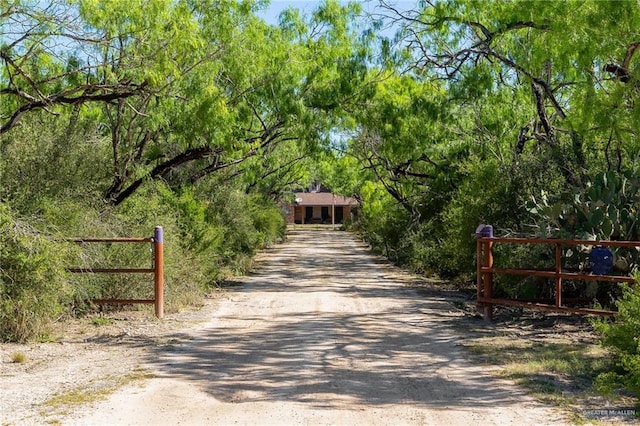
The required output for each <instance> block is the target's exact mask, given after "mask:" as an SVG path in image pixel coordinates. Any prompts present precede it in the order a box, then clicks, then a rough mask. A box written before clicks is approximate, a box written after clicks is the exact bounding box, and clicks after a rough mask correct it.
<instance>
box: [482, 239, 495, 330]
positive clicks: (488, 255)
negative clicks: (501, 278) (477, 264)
mask: <svg viewBox="0 0 640 426" xmlns="http://www.w3.org/2000/svg"><path fill="white" fill-rule="evenodd" d="M482 245H483V246H484V250H483V251H484V256H483V259H482V266H483V267H485V268H489V269H490V268H493V241H484V242H483V243H482ZM482 281H483V284H484V297H485V298H486V299H491V298H493V272H484V273H483V274H482ZM484 319H486V320H487V321H491V320H492V319H493V304H492V303H486V302H485V303H484Z"/></svg>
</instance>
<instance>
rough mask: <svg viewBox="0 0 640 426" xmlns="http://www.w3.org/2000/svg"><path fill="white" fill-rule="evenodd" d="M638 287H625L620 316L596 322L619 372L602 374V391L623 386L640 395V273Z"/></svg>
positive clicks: (599, 383)
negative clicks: (639, 284)
mask: <svg viewBox="0 0 640 426" xmlns="http://www.w3.org/2000/svg"><path fill="white" fill-rule="evenodd" d="M634 278H635V279H636V285H626V286H624V288H623V295H622V298H620V299H619V300H618V301H617V306H618V314H617V315H616V317H615V319H614V320H594V321H593V324H594V327H595V329H596V330H597V331H598V332H599V333H600V334H601V335H602V344H603V345H604V346H605V347H606V348H608V349H610V350H611V351H612V353H613V355H614V357H615V362H616V365H617V367H618V371H609V372H606V373H603V374H602V375H600V376H599V378H598V382H597V384H598V386H599V387H600V389H601V390H607V389H608V390H610V391H611V390H613V389H614V388H615V387H616V386H619V385H623V386H625V387H627V388H628V389H630V390H632V391H634V392H635V393H636V394H637V393H639V392H640V288H639V287H638V285H637V283H638V280H639V279H640V274H638V272H637V271H636V272H635V273H634Z"/></svg>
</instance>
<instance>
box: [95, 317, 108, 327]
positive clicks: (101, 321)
mask: <svg viewBox="0 0 640 426" xmlns="http://www.w3.org/2000/svg"><path fill="white" fill-rule="evenodd" d="M91 324H93V325H95V326H96V327H100V326H104V325H110V324H113V320H112V319H111V318H107V317H93V318H91Z"/></svg>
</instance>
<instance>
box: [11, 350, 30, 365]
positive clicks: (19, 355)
mask: <svg viewBox="0 0 640 426" xmlns="http://www.w3.org/2000/svg"><path fill="white" fill-rule="evenodd" d="M28 360H29V358H28V357H27V355H26V354H25V353H24V352H14V353H12V354H11V362H13V363H15V364H24V363H25V362H27V361H28Z"/></svg>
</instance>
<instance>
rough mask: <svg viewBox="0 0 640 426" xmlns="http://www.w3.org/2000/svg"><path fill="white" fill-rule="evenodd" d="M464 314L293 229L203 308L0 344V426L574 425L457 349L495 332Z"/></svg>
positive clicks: (369, 261) (355, 246)
mask: <svg viewBox="0 0 640 426" xmlns="http://www.w3.org/2000/svg"><path fill="white" fill-rule="evenodd" d="M460 301H462V302H464V296H463V295H460V294H457V293H455V292H447V291H442V290H440V289H439V287H437V286H435V285H431V284H429V283H428V282H426V281H424V280H420V279H418V278H416V277H414V276H411V275H409V274H406V273H404V272H402V271H400V270H398V269H397V268H394V267H392V266H390V265H387V264H385V263H384V262H382V261H381V260H380V259H378V258H376V257H375V256H372V255H371V254H370V253H369V252H368V251H367V249H366V247H365V246H364V245H362V244H361V243H359V242H358V241H357V240H356V239H354V237H353V236H351V235H350V234H348V233H344V232H339V231H326V230H322V231H320V230H301V229H297V230H293V231H291V232H290V235H289V238H288V241H287V242H286V243H285V244H283V245H280V246H277V247H273V248H272V249H269V250H267V251H265V252H264V253H262V254H261V255H260V257H259V259H258V267H257V268H256V270H255V272H254V273H252V274H250V275H248V276H245V277H242V278H239V279H237V281H236V282H233V283H229V287H227V289H226V290H225V291H223V292H220V294H218V295H216V296H215V297H212V298H210V299H207V300H206V302H205V304H204V306H202V307H201V308H200V309H197V310H191V311H189V312H182V313H177V314H171V315H167V316H166V318H165V319H164V320H162V321H160V320H156V319H154V318H153V317H152V316H151V315H150V314H149V313H148V312H141V311H133V312H119V313H113V314H109V315H106V316H105V317H104V321H103V320H102V318H100V317H99V318H98V319H95V318H94V319H93V320H89V319H83V320H77V321H74V322H70V323H65V324H64V328H63V329H62V330H61V334H60V338H59V340H57V341H56V342H52V343H35V344H28V345H17V344H1V345H0V389H1V392H2V395H1V398H0V424H1V425H31V424H62V425H178V424H179V425H201V424H216V425H228V424H235V425H265V424H274V425H280V424H282V425H285V424H286V425H296V424H298V425H303V424H313V425H346V424H348V425H397V424H403V425H457V424H483V425H493V424H495V425H498V424H499V425H561V424H570V423H571V421H570V420H571V418H572V417H571V413H570V412H569V411H566V410H565V411H563V410H561V409H559V408H555V407H551V406H547V405H544V404H542V403H540V402H537V401H536V400H534V399H533V398H531V397H530V396H528V395H527V393H526V391H525V390H524V389H522V388H520V387H518V386H515V385H514V384H513V383H511V382H509V381H507V380H504V379H501V378H499V376H498V375H497V374H496V371H497V367H488V366H487V365H483V364H480V363H477V362H472V361H470V357H469V355H468V353H466V352H465V351H464V349H463V348H462V346H463V344H464V340H465V338H466V337H469V336H471V335H474V336H477V330H478V329H479V328H482V327H495V325H494V326H492V325H488V324H486V323H485V322H483V321H482V320H481V319H479V318H475V317H473V316H472V315H470V314H469V312H467V311H466V310H465V309H460V306H461V304H460V303H458V302H460ZM504 326H505V327H507V328H508V327H509V325H508V324H507V325H504ZM472 329H473V330H475V331H472ZM466 330H468V335H466V333H467V331H466ZM16 353H21V354H24V355H25V357H26V361H25V362H21V363H20V362H12V358H13V357H14V356H15V354H16Z"/></svg>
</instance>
